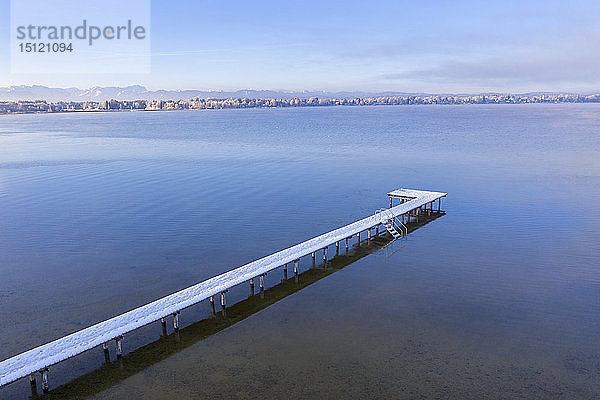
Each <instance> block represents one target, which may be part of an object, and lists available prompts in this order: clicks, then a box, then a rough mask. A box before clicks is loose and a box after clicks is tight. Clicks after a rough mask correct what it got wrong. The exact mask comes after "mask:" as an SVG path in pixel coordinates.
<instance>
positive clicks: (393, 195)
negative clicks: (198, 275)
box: [0, 189, 446, 392]
mask: <svg viewBox="0 0 600 400" xmlns="http://www.w3.org/2000/svg"><path fill="white" fill-rule="evenodd" d="M388 196H389V199H390V208H386V209H381V210H378V211H376V212H375V213H374V214H373V215H371V216H368V217H366V218H363V219H361V220H359V221H356V222H353V223H351V224H349V225H346V226H343V227H341V228H338V229H335V230H333V231H330V232H327V233H325V234H322V235H320V236H317V237H315V238H312V239H309V240H307V241H305V242H302V243H299V244H297V245H295V246H292V247H289V248H287V249H284V250H281V251H279V252H277V253H274V254H271V255H268V256H266V257H263V258H261V259H258V260H256V261H253V262H250V263H248V264H246V265H243V266H241V267H238V268H236V269H233V270H231V271H228V272H225V273H223V274H221V275H218V276H215V277H213V278H210V279H208V280H206V281H203V282H200V283H198V284H196V285H194V286H190V287H188V288H187V289H183V290H180V291H178V292H176V293H173V294H171V295H168V296H166V297H163V298H161V299H158V300H156V301H153V302H151V303H149V304H146V305H144V306H141V307H138V308H136V309H133V310H131V311H128V312H126V313H123V314H121V315H118V316H116V317H113V318H111V319H108V320H106V321H103V322H100V323H97V324H95V325H92V326H90V327H88V328H85V329H82V330H80V331H78V332H75V333H72V334H70V335H68V336H65V337H63V338H60V339H57V340H55V341H53V342H50V343H47V344H44V345H41V346H38V347H36V348H33V349H31V350H29V351H26V352H24V353H21V354H18V355H16V356H14V357H11V358H9V359H6V360H4V361H2V362H0V386H3V385H6V384H9V383H11V382H13V381H15V380H18V379H20V378H23V377H26V376H29V379H30V383H31V386H32V391H34V392H35V391H37V386H36V375H35V374H36V373H38V372H39V373H40V374H41V378H42V390H43V391H44V392H47V391H48V367H50V366H51V365H54V364H56V363H58V362H60V361H63V360H66V359H68V358H70V357H73V356H75V355H78V354H80V353H83V352H84V351H87V350H90V349H93V348H95V347H98V346H102V348H103V351H104V354H105V357H106V358H107V359H108V360H109V359H110V358H109V347H108V344H109V343H110V342H111V341H113V340H114V341H115V347H116V355H117V358H120V357H121V355H122V352H123V350H122V345H123V335H125V334H126V333H128V332H131V331H133V330H135V329H137V328H140V327H142V326H145V325H148V324H150V323H153V322H156V321H159V320H160V321H161V325H162V329H163V332H164V331H166V318H167V317H171V316H172V317H173V328H174V329H175V330H177V329H179V314H180V312H181V310H183V309H185V308H187V307H190V306H192V305H194V304H197V303H199V302H201V301H203V300H206V299H208V300H209V302H210V305H211V312H212V313H213V314H214V313H215V301H214V300H215V299H214V296H220V300H221V311H222V313H223V315H225V311H226V306H225V293H226V292H227V290H228V289H229V288H232V287H234V286H236V285H239V284H242V283H244V282H248V281H249V282H250V286H251V288H252V292H253V291H254V290H253V289H254V279H255V278H256V277H258V278H259V280H260V288H261V290H262V289H263V279H262V278H263V276H264V275H265V274H266V273H267V272H269V271H272V270H274V269H276V268H279V267H283V272H284V276H285V277H286V278H287V264H289V263H292V262H293V263H294V275H296V276H297V275H298V262H299V260H300V259H301V258H302V257H304V256H307V255H309V254H310V255H312V259H313V263H314V260H315V257H316V252H317V251H323V260H324V262H325V261H326V260H327V248H328V247H329V246H332V245H335V249H336V254H338V252H339V244H340V242H341V241H343V240H345V242H346V249H348V241H349V239H351V238H352V237H354V236H355V235H356V237H357V241H358V242H360V235H361V233H363V232H365V231H366V232H367V238H368V239H370V238H371V233H372V230H373V229H375V232H376V234H378V233H379V228H380V227H384V229H385V230H386V231H387V232H388V233H389V234H390V235H392V237H393V238H394V239H396V238H400V237H402V236H404V235H405V234H406V233H407V229H406V225H405V224H408V223H409V222H410V221H411V219H414V218H417V219H418V218H419V216H420V215H421V214H423V213H428V214H431V213H436V212H438V213H439V212H441V199H442V197H445V196H446V193H442V192H431V191H423V190H410V189H398V190H394V191H392V192H390V193H388ZM394 200H397V201H399V203H400V204H398V205H396V206H394V204H393V202H394ZM436 202H437V204H435V203H436Z"/></svg>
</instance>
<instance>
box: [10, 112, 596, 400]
mask: <svg viewBox="0 0 600 400" xmlns="http://www.w3.org/2000/svg"><path fill="white" fill-rule="evenodd" d="M599 130H600V105H596V104H565V105H554V104H550V105H495V106H494V105H468V106H398V107H393V106H391V107H356V108H352V107H337V108H327V107H323V108H296V109H269V110H266V109H265V110H263V109H252V110H219V111H190V112H128V113H97V114H94V113H81V114H73V115H68V114H56V115H20V116H3V117H1V118H0V278H1V279H0V305H1V307H0V359H5V358H8V357H10V356H12V355H15V354H17V353H19V352H22V351H25V350H27V349H30V348H32V347H34V346H36V345H40V344H43V343H46V342H48V341H50V340H53V339H56V338H58V337H61V336H63V335H65V334H68V333H71V332H74V331H76V330H78V329H82V328H84V327H86V326H89V325H91V324H93V323H95V322H99V321H101V320H104V319H106V318H109V317H111V316H114V315H116V314H119V313H122V312H124V311H127V310H130V309H132V308H134V307H137V306H139V305H142V304H145V303H146V302H149V301H152V300H154V299H157V298H159V297H161V296H164V295H166V294H169V293H172V292H173V291H176V290H179V289H182V288H184V287H187V286H190V285H192V284H194V283H197V282H199V281H202V280H204V279H207V278H209V277H211V276H214V275H216V274H219V273H221V272H225V271H227V270H229V269H232V268H234V267H237V266H239V265H242V264H245V263H247V262H249V261H252V260H255V259H257V258H260V257H262V256H265V255H267V254H270V253H272V252H274V251H277V250H280V249H283V248H285V247H289V246H291V245H293V244H296V243H298V242H300V241H303V240H305V239H308V238H311V237H313V236H316V235H317V234H320V233H323V232H326V231H329V230H331V229H333V228H336V227H338V226H341V225H345V224H347V223H350V222H352V221H354V220H357V219H359V218H362V217H364V216H368V215H370V214H371V213H373V212H374V210H376V209H378V208H381V207H386V206H387V205H388V200H387V197H386V193H387V192H388V191H390V190H393V189H396V188H399V187H407V188H415V189H425V190H436V191H444V192H448V197H447V199H446V201H445V203H444V208H445V210H446V211H447V214H446V215H445V216H443V217H441V218H439V219H437V220H435V221H432V222H431V223H429V224H427V225H426V226H424V227H421V228H420V229H418V230H416V231H415V232H413V233H412V234H411V235H410V236H409V238H408V240H407V242H406V244H405V245H404V246H402V247H401V246H400V243H393V244H392V245H390V246H388V247H387V248H386V249H383V250H378V251H374V252H372V253H371V254H370V255H368V256H366V257H364V258H361V259H359V260H357V261H356V262H354V263H352V264H350V265H348V266H347V267H345V268H343V269H341V270H339V271H336V272H335V273H332V274H330V275H328V276H326V277H324V278H323V279H320V280H318V281H316V282H315V283H313V284H312V285H310V286H308V287H306V288H304V289H303V290H300V291H297V292H296V293H293V294H291V295H289V296H287V297H285V298H283V299H282V300H281V301H278V302H275V303H274V304H273V305H271V306H269V307H268V308H265V309H263V310H262V311H259V312H257V313H254V314H252V315H250V316H248V317H247V318H246V319H244V320H242V321H240V322H238V323H237V324H233V325H231V326H229V327H228V328H226V329H224V330H222V331H220V332H218V333H216V334H214V335H210V336H208V337H207V338H205V339H203V340H196V341H194V342H193V343H192V344H191V345H189V346H186V347H185V348H181V349H179V350H177V351H174V352H172V353H170V354H169V356H168V357H164V358H163V359H161V360H158V361H156V362H154V361H144V363H143V364H142V365H139V366H138V368H137V369H136V370H135V372H132V373H130V374H128V376H126V377H124V378H122V379H115V380H111V381H110V383H109V384H107V383H106V382H107V381H108V380H107V379H105V378H103V375H102V374H99V375H98V376H99V378H98V382H94V381H93V380H91V379H88V380H87V381H86V380H84V381H83V383H82V385H83V386H87V389H86V390H87V391H85V392H84V393H85V396H89V397H91V398H94V399H113V398H126V397H129V398H140V397H143V398H147V399H162V398H223V399H229V398H243V399H247V398H259V397H260V398H263V399H277V398H286V397H288V398H318V399H322V398H336V399H339V398H381V399H389V398H462V399H471V398H472V399H481V398H486V399H502V398H530V399H591V398H598V397H599V396H600V341H599V340H598V339H599V337H600V229H599V227H600V202H599V201H598V200H599V199H600V161H599V160H600V132H599ZM394 246H395V247H394ZM390 249H392V250H393V251H390ZM302 267H303V268H304V267H306V266H305V265H303V266H302ZM279 273H280V271H274V272H273V273H272V274H269V276H268V277H267V285H273V284H275V283H277V282H279V279H280V276H279ZM238 289H239V290H237V291H235V290H234V291H232V292H231V294H230V295H229V294H228V296H229V297H228V302H229V303H230V304H233V303H234V302H235V301H237V300H240V299H242V298H244V297H245V295H246V294H247V291H248V288H247V287H246V286H244V287H243V288H242V287H239V288H238ZM207 313H208V305H207V304H206V302H203V303H200V304H199V305H196V306H194V307H192V308H190V309H188V310H184V311H183V312H182V314H181V322H182V325H183V326H187V325H189V324H192V323H194V322H195V321H198V320H200V319H203V318H205V317H206V315H207ZM159 335H160V324H156V325H151V326H148V327H145V328H142V329H140V330H139V331H136V332H134V333H132V334H130V335H126V337H125V342H124V347H125V351H126V352H130V351H132V350H135V349H136V348H139V347H140V346H143V345H145V344H147V343H149V342H152V341H154V340H156V339H158V336H159ZM112 351H114V349H113V348H111V352H112ZM113 355H114V354H113ZM102 362H103V356H102V351H101V350H100V349H95V350H92V351H90V352H87V353H85V354H82V355H80V356H77V357H76V358H74V359H72V360H68V361H66V362H63V363H60V364H58V365H56V366H54V367H52V368H51V370H50V387H51V388H56V387H57V386H59V385H63V384H66V383H68V382H70V381H72V380H74V379H76V378H80V377H81V376H82V375H85V374H87V373H89V372H91V371H94V370H95V369H96V368H99V367H100V365H101V364H102ZM102 382H104V383H102ZM29 393H30V390H29V383H28V381H27V379H22V380H20V381H18V382H16V383H13V384H11V385H9V386H7V387H5V388H1V389H0V398H11V399H12V398H16V399H19V398H27V396H28V395H29ZM51 393H52V392H51ZM65 393H66V394H65ZM54 397H56V398H69V397H70V398H80V397H84V395H82V394H81V393H80V392H77V393H74V392H71V393H69V392H68V391H63V392H62V394H61V395H60V396H58V395H55V396H54Z"/></svg>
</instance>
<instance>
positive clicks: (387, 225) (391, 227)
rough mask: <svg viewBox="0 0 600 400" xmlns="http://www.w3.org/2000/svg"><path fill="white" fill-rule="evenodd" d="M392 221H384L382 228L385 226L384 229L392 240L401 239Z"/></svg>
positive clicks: (400, 234)
mask: <svg viewBox="0 0 600 400" xmlns="http://www.w3.org/2000/svg"><path fill="white" fill-rule="evenodd" d="M392 221H393V220H391V219H388V220H386V221H384V222H383V226H385V229H386V230H387V231H388V232H389V233H390V234H391V235H392V236H393V237H394V240H396V239H400V238H401V237H402V233H400V232H398V230H397V229H396V227H395V226H394V224H393V222H392Z"/></svg>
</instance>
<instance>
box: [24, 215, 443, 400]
mask: <svg viewBox="0 0 600 400" xmlns="http://www.w3.org/2000/svg"><path fill="white" fill-rule="evenodd" d="M443 215H445V212H444V211H441V212H433V213H432V214H431V215H421V216H420V217H419V221H418V222H411V223H410V224H407V225H406V226H407V230H408V233H410V232H413V231H414V230H416V229H418V228H420V227H422V226H424V225H426V224H428V223H429V222H431V221H433V220H435V219H437V218H439V217H441V216H443ZM383 229H385V228H383ZM399 240H404V239H399ZM390 242H391V236H390V235H389V234H386V233H385V232H382V233H380V235H379V236H375V237H373V238H372V239H371V240H366V239H364V240H363V241H362V242H361V243H360V245H355V246H353V247H352V248H351V250H350V251H349V252H348V253H346V252H345V250H344V251H342V250H340V254H339V255H337V256H335V257H333V258H332V259H330V260H328V261H327V262H326V263H325V264H323V263H321V264H319V265H317V267H313V268H310V269H308V270H306V271H304V272H302V273H299V275H298V277H297V279H296V277H295V276H294V275H293V272H292V273H291V274H290V275H291V276H290V277H289V278H288V279H287V280H282V281H281V282H280V283H279V284H277V285H275V286H272V287H270V288H267V289H265V290H264V291H263V292H262V293H260V292H257V293H256V294H255V295H253V296H250V297H248V298H247V299H245V300H242V301H239V302H237V303H235V304H233V305H232V306H229V307H227V309H226V316H223V315H222V314H221V312H220V311H218V312H217V314H216V315H215V316H214V317H209V318H206V319H203V320H200V321H198V322H195V323H193V324H191V325H189V326H187V327H185V328H182V329H180V330H179V331H178V332H173V333H171V334H170V335H167V336H162V337H161V338H160V339H158V340H156V341H154V342H152V343H149V344H147V345H145V346H142V347H140V348H138V349H136V350H134V351H132V352H130V353H127V354H125V355H123V358H122V359H121V360H116V361H112V362H110V363H108V364H103V365H102V366H101V367H100V368H98V369H96V370H94V371H92V372H89V373H87V374H85V375H82V376H81V377H79V378H76V379H74V380H72V381H71V382H68V383H66V384H64V385H61V386H59V387H57V388H55V389H52V390H51V391H50V392H48V393H46V394H43V395H36V396H30V399H61V400H63V399H81V398H85V397H89V396H92V395H95V394H98V393H100V392H102V391H104V390H106V389H108V388H110V387H112V386H114V385H116V384H118V383H120V382H121V381H123V380H125V379H127V378H129V377H131V376H133V375H135V374H137V373H139V372H141V371H143V370H144V369H146V368H148V367H150V366H152V365H154V364H156V363H159V362H160V361H163V360H165V359H167V358H168V357H170V356H172V355H174V354H176V353H178V352H180V351H182V350H183V349H185V348H187V347H189V346H192V345H194V344H196V343H198V342H199V341H201V340H203V339H205V338H207V337H209V336H211V335H214V334H215V333H218V332H220V331H222V330H224V329H226V328H228V327H230V326H232V325H234V324H235V323H237V322H239V321H242V320H244V319H246V318H248V317H250V316H251V315H253V314H255V313H257V312H259V311H261V310H263V309H265V308H267V307H269V306H270V305H272V304H274V303H276V302H278V301H280V300H282V299H284V298H286V297H287V296H290V295H292V294H294V293H296V292H299V291H300V290H302V289H304V288H305V287H307V286H309V285H312V284H313V283H315V282H317V281H319V280H321V279H323V278H325V277H327V276H329V275H331V274H333V273H335V272H337V271H339V270H341V269H343V268H345V267H347V266H348V265H350V264H352V263H354V262H355V261H358V260H360V259H361V258H363V257H366V256H368V255H370V254H372V253H373V252H375V251H377V250H379V249H381V248H383V247H385V246H387V245H388V244H390ZM396 251H399V250H395V251H392V252H390V256H391V254H394V253H395V252H396Z"/></svg>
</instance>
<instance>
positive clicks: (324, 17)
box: [0, 0, 600, 93]
mask: <svg viewBox="0 0 600 400" xmlns="http://www.w3.org/2000/svg"><path fill="white" fill-rule="evenodd" d="M23 1H26V0H23ZM9 10H10V2H9V0H0V53H1V54H3V55H5V56H3V57H0V86H8V85H31V84H40V85H46V86H57V87H71V86H76V87H80V88H87V87H91V86H126V85H133V84H141V85H144V86H146V87H148V88H150V89H223V90H231V89H242V88H243V89H246V88H250V89H282V90H328V91H340V90H350V91H353V90H366V91H383V90H392V91H405V92H434V93H448V92H453V93H476V92H486V91H509V92H526V91H537V90H552V91H555V90H564V91H576V92H589V91H600V2H599V1H597V0H595V1H566V0H563V1H548V0H545V1H525V0H521V1H507V0H503V1H493V2H492V1H481V0H479V1H428V2H418V1H414V0H413V1H369V2H366V1H349V0H345V1H330V0H319V1H309V0H304V1H292V0H288V1H260V0H257V1H254V2H249V1H207V0H195V1H153V2H152V26H151V29H152V60H151V62H152V72H151V73H150V74H89V75H86V74H76V75H64V74H62V75H61V74H48V75H40V74H11V73H10V63H9V59H8V54H9V46H10V43H9V34H10V32H9V29H10V20H9V17H10V12H9Z"/></svg>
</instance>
